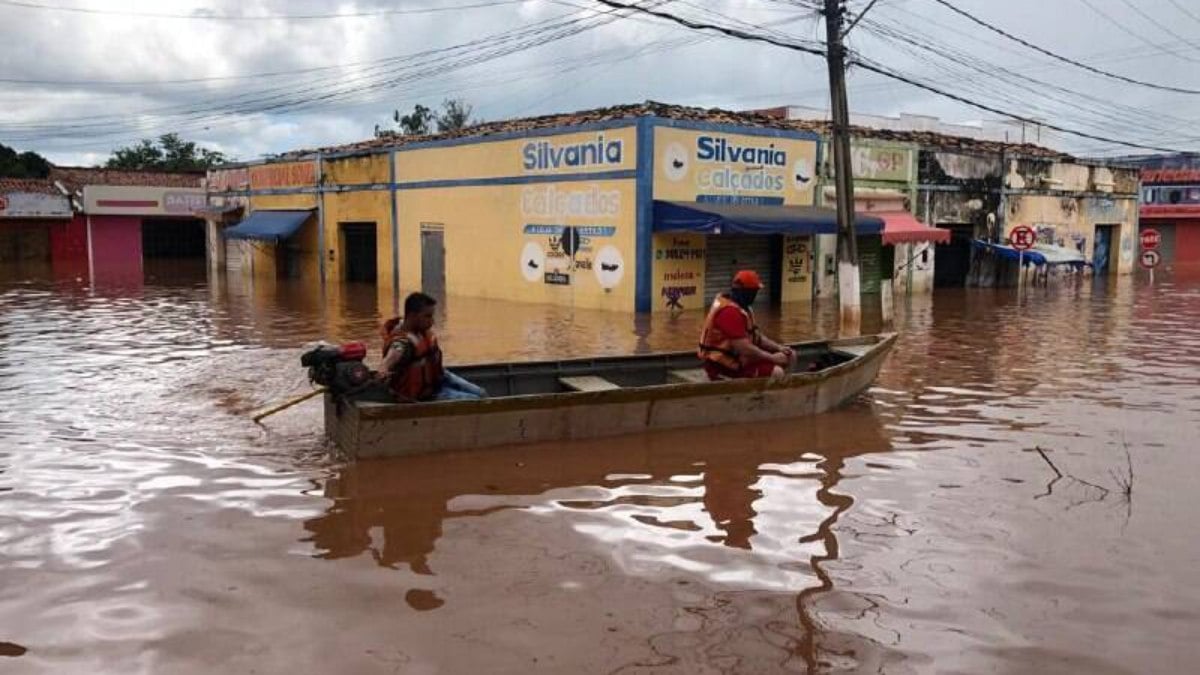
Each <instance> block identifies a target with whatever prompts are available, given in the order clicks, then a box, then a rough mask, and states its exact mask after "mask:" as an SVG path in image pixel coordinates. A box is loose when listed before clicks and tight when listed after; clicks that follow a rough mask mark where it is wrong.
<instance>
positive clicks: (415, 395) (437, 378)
mask: <svg viewBox="0 0 1200 675" xmlns="http://www.w3.org/2000/svg"><path fill="white" fill-rule="evenodd" d="M436 305H437V300H434V299H433V298H431V297H429V296H428V295H425V294H424V293H413V294H411V295H409V296H408V297H407V298H405V299H404V320H403V321H401V320H400V319H398V318H393V319H389V320H388V321H387V322H385V323H384V324H383V329H382V333H383V338H384V339H383V365H382V366H381V368H380V373H381V376H382V377H383V378H385V379H386V381H387V384H388V388H389V389H390V390H391V392H392V395H393V396H395V397H396V400H398V401H400V402H402V403H412V402H416V401H461V400H472V399H480V398H487V392H486V391H484V390H483V389H482V388H480V387H478V386H476V385H474V384H472V383H470V382H468V381H466V380H464V379H463V378H461V377H459V376H458V375H455V374H454V373H452V372H450V371H449V370H446V369H445V368H444V367H443V366H442V350H441V348H440V347H438V341H437V336H436V335H435V334H434V332H433V308H434V307H435V306H436Z"/></svg>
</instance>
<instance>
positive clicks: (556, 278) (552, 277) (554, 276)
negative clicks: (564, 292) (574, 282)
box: [545, 272, 571, 286]
mask: <svg viewBox="0 0 1200 675" xmlns="http://www.w3.org/2000/svg"><path fill="white" fill-rule="evenodd" d="M545 280H546V283H547V284H550V285H551V286H570V285H571V275H569V274H564V273H562V272H546V275H545Z"/></svg>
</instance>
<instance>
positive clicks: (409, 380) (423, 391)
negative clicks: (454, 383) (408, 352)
mask: <svg viewBox="0 0 1200 675" xmlns="http://www.w3.org/2000/svg"><path fill="white" fill-rule="evenodd" d="M401 339H403V340H406V341H407V342H408V343H409V345H410V346H411V348H412V350H413V351H412V360H411V361H409V363H408V365H407V366H405V367H403V368H401V369H400V370H399V371H397V372H395V373H392V376H391V377H390V378H389V379H388V386H389V387H390V388H391V390H392V394H394V395H395V396H396V398H398V399H400V400H402V401H403V400H408V401H428V400H429V399H431V398H433V396H434V394H436V393H437V391H438V389H439V388H440V387H441V386H442V378H443V376H444V371H443V370H442V349H441V347H438V341H437V336H436V335H434V333H433V331H432V330H431V331H426V333H425V334H424V335H419V334H416V333H409V332H407V331H402V330H397V331H396V332H394V333H392V335H391V340H389V341H388V343H387V346H386V347H385V348H384V353H385V354H386V353H387V351H388V349H389V348H390V346H391V343H392V342H395V341H396V340H401Z"/></svg>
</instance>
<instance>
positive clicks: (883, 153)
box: [850, 145, 914, 183]
mask: <svg viewBox="0 0 1200 675" xmlns="http://www.w3.org/2000/svg"><path fill="white" fill-rule="evenodd" d="M913 152H914V151H913V150H912V149H909V148H905V147H896V146H885V145H852V146H851V147H850V166H851V167H852V168H853V170H854V177H855V178H861V179H863V180H878V181H892V182H901V183H907V182H909V180H911V179H912V175H913Z"/></svg>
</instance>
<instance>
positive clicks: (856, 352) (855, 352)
mask: <svg viewBox="0 0 1200 675" xmlns="http://www.w3.org/2000/svg"><path fill="white" fill-rule="evenodd" d="M874 348H875V345H873V344H872V345H838V346H837V347H835V348H834V350H833V351H835V352H841V353H843V354H847V355H849V356H853V357H855V358H858V357H860V356H864V355H865V354H866V353H867V352H869V351H871V350H872V349H874Z"/></svg>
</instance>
